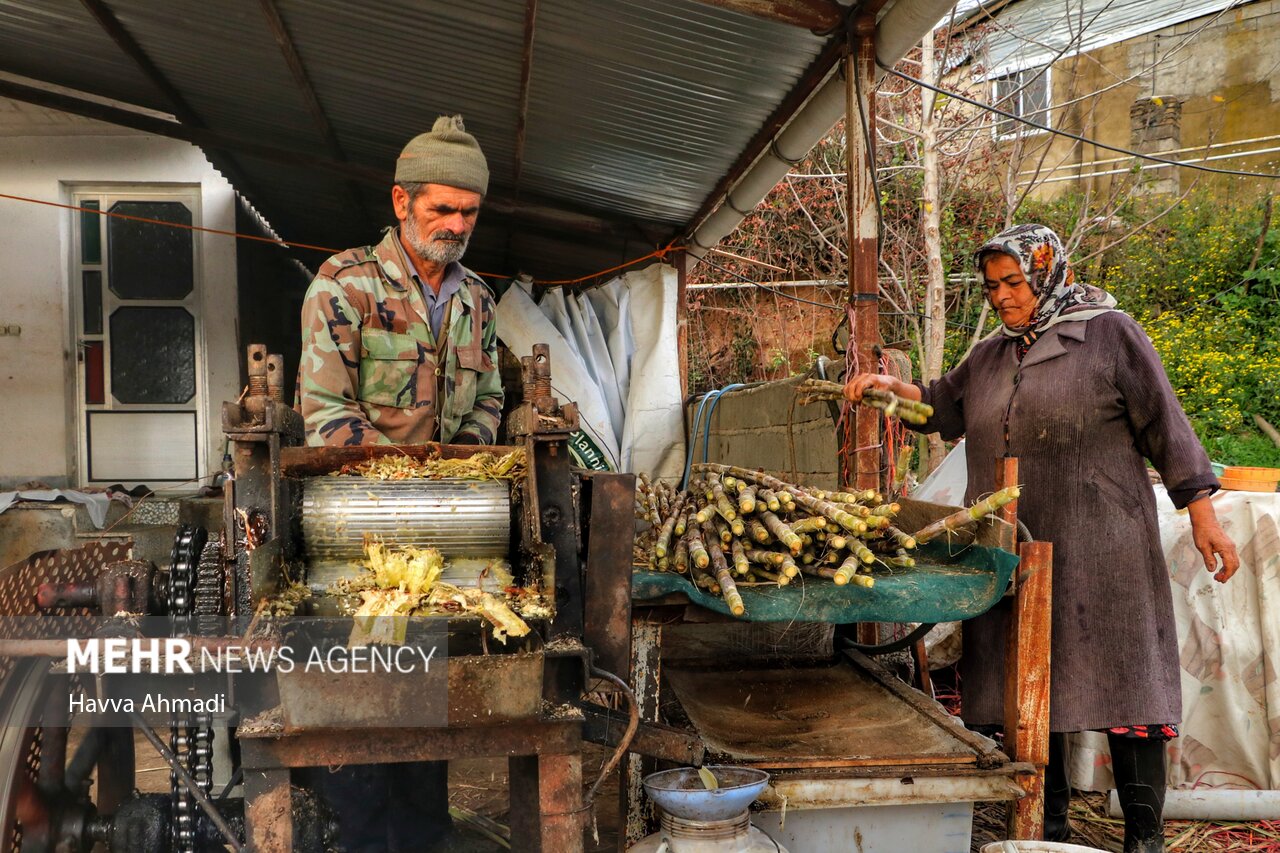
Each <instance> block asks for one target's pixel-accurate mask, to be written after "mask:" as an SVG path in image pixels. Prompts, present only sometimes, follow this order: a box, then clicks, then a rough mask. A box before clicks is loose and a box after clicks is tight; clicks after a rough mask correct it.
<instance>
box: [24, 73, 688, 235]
mask: <svg viewBox="0 0 1280 853" xmlns="http://www.w3.org/2000/svg"><path fill="white" fill-rule="evenodd" d="M0 97H4V98H12V99H13V100H15V101H22V102H24V103H28V104H35V105H37V106H41V107H48V108H50V109H55V110H60V111H62V112H65V113H71V114H73V115H79V116H84V117H85V118H91V119H96V120H98V121H104V122H107V123H109V124H115V125H119V126H121V127H129V128H133V129H134V130H139V131H142V132H143V133H150V134H154V135H156V136H165V137H168V138H170V139H181V140H184V141H186V142H190V143H192V144H194V145H199V146H200V147H201V148H205V149H213V148H216V149H220V150H225V151H231V152H235V153H236V154H240V155H244V156H246V157H254V158H257V159H259V160H266V161H268V162H271V163H280V164H282V165H286V166H291V167H294V168H300V169H311V170H314V171H316V172H323V173H325V174H328V175H334V176H337V177H340V178H343V179H347V180H351V181H354V182H356V183H359V184H362V185H367V186H374V187H378V188H380V189H387V188H389V187H390V186H391V184H392V181H393V180H394V179H395V176H394V174H393V173H392V172H391V171H388V170H384V169H374V168H370V167H368V166H361V165H358V164H356V163H341V162H338V161H336V160H333V159H329V158H326V157H318V156H316V155H314V154H307V153H304V152H301V151H292V150H289V149H286V148H276V147H274V146H271V145H263V144H262V143H260V142H258V141H256V140H253V139H247V138H244V137H238V136H229V135H227V134H222V133H217V132H216V131H212V130H208V129H205V128H200V127H191V126H189V125H185V124H179V123H176V122H172V121H167V120H165V119H160V118H156V117H155V116H152V115H147V114H144V113H139V112H133V111H131V110H127V109H121V108H120V107H113V106H108V105H106V104H101V103H98V102H96V101H89V100H85V99H83V98H77V97H74V96H72V95H64V94H61V93H58V92H51V91H49V90H47V89H40V88H37V87H34V86H26V85H23V84H21V83H15V82H13V81H10V80H5V79H0ZM484 209H485V212H486V213H488V214H492V215H496V216H499V217H502V218H506V219H515V220H518V221H520V222H524V223H528V224H530V225H535V226H539V227H542V228H548V229H551V230H553V231H558V232H561V233H566V232H567V233H571V234H586V235H598V236H608V237H619V236H623V237H625V236H627V235H630V234H632V233H637V232H636V229H637V228H641V227H642V225H643V226H648V227H647V228H645V229H644V230H642V231H640V232H638V233H644V234H649V233H650V231H649V229H651V228H656V229H658V230H659V231H661V232H662V233H664V234H667V235H670V233H671V230H672V229H671V228H670V227H669V226H668V225H666V224H663V223H655V222H646V223H637V222H634V221H631V220H623V219H614V218H608V217H604V216H600V215H597V214H596V213H594V212H592V211H587V210H577V209H574V208H570V207H565V206H563V205H556V204H551V203H549V202H544V201H542V200H540V199H537V198H530V197H527V196H526V197H524V198H522V199H515V198H512V197H510V196H503V195H502V194H500V193H490V194H489V195H488V196H486V197H485V203H484Z"/></svg>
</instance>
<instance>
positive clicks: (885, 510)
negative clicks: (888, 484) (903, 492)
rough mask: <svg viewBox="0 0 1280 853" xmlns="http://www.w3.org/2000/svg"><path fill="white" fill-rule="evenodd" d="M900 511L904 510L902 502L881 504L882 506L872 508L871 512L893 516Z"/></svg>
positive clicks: (877, 514) (876, 514)
mask: <svg viewBox="0 0 1280 853" xmlns="http://www.w3.org/2000/svg"><path fill="white" fill-rule="evenodd" d="M900 512H902V504H900V503H889V504H880V506H877V507H873V508H872V509H871V514H872V515H874V516H882V515H883V516H889V517H892V516H895V515H897V514H898V513H900Z"/></svg>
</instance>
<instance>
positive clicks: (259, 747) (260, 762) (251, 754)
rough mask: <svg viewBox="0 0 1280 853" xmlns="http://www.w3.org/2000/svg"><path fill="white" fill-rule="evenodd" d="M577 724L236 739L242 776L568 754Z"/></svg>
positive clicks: (575, 745)
mask: <svg viewBox="0 0 1280 853" xmlns="http://www.w3.org/2000/svg"><path fill="white" fill-rule="evenodd" d="M581 730H582V724H581V722H579V721H567V722H555V721H541V720H536V721H522V722H518V723H505V724H502V725H496V726H483V727H482V726H472V727H468V728H453V727H449V728H443V727H442V728H435V729H422V728H419V729H408V728H405V729H351V728H345V729H337V728H334V729H329V730H316V731H309V732H299V733H296V734H284V735H282V734H279V733H276V734H269V733H266V732H263V731H258V732H250V733H242V734H241V735H240V742H241V750H242V759H243V762H244V766H245V770H246V774H247V773H248V771H250V770H263V769H270V768H273V767H324V766H327V765H331V764H332V765H338V764H388V763H394V762H399V761H436V760H440V759H450V758H486V757H500V756H504V755H506V756H512V755H539V754H541V755H551V754H569V753H574V752H577V751H578V750H580V749H581V748H582V741H581Z"/></svg>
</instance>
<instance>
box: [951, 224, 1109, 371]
mask: <svg viewBox="0 0 1280 853" xmlns="http://www.w3.org/2000/svg"><path fill="white" fill-rule="evenodd" d="M989 252H1003V253H1004V254H1006V255H1010V256H1011V257H1014V258H1016V259H1017V261H1018V265H1019V266H1021V267H1022V274H1023V275H1025V276H1026V277H1027V284H1028V285H1029V286H1030V287H1031V292H1032V293H1034V294H1035V295H1036V296H1037V297H1038V299H1037V301H1036V307H1035V310H1034V311H1032V312H1031V324H1030V325H1028V326H1026V327H1023V328H1018V329H1011V328H1009V327H1008V326H1001V327H1000V331H1002V332H1003V333H1004V334H1005V335H1007V336H1008V337H1011V338H1020V339H1022V341H1023V344H1024V346H1026V347H1029V346H1030V345H1031V344H1032V343H1034V342H1035V340H1036V338H1038V337H1039V336H1040V334H1041V333H1042V332H1044V330H1045V329H1048V328H1050V327H1051V326H1056V325H1057V324H1059V323H1068V322H1072V321H1083V320H1088V319H1090V318H1092V317H1096V316H1098V315H1099V314H1103V313H1105V312H1107V311H1114V310H1116V300H1115V297H1113V296H1112V295H1111V294H1109V293H1107V292H1106V291H1104V290H1100V289H1099V288H1096V287H1093V286H1092V285H1088V284H1081V283H1080V282H1078V281H1076V275H1075V272H1074V271H1073V270H1072V269H1071V264H1070V263H1069V262H1068V261H1067V252H1066V250H1065V249H1064V248H1063V247H1062V240H1060V239H1059V238H1058V235H1057V234H1055V233H1054V232H1053V229H1051V228H1046V227H1045V226H1043V225H1015V226H1013V227H1012V228H1010V229H1008V230H1007V231H1001V232H1000V233H999V234H997V235H996V236H995V237H993V238H992V239H990V240H988V241H987V242H986V243H983V244H982V246H981V247H979V249H978V251H976V252H974V254H973V259H974V263H975V264H976V265H977V267H978V272H979V273H981V272H982V259H983V256H984V255H986V254H987V253H989ZM1024 351H1025V350H1024Z"/></svg>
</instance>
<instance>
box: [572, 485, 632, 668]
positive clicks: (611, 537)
mask: <svg viewBox="0 0 1280 853" xmlns="http://www.w3.org/2000/svg"><path fill="white" fill-rule="evenodd" d="M635 483H636V478H635V476H634V475H632V474H591V475H588V476H584V477H583V485H584V486H585V488H584V489H583V494H584V495H585V499H584V501H583V506H584V508H585V509H586V512H587V531H586V538H587V577H586V591H585V593H584V595H585V597H586V604H585V608H584V611H585V612H584V617H583V619H584V621H583V641H584V642H585V643H586V644H587V645H588V646H590V647H591V650H592V651H593V652H594V653H595V662H596V665H597V666H599V667H600V668H601V669H604V670H608V671H609V672H612V673H615V674H619V675H624V676H625V675H626V673H627V671H628V670H629V669H630V666H631V546H632V542H633V540H634V539H635V518H634V513H633V511H632V504H633V503H634V501H635V492H636V485H635Z"/></svg>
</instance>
